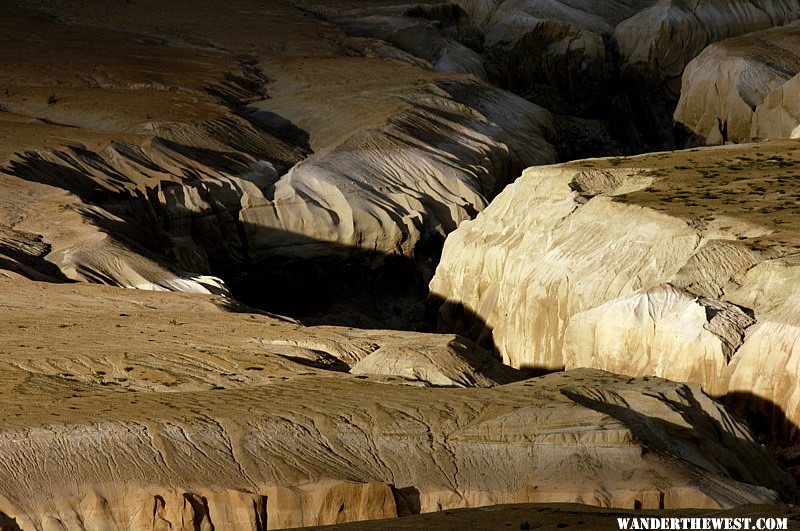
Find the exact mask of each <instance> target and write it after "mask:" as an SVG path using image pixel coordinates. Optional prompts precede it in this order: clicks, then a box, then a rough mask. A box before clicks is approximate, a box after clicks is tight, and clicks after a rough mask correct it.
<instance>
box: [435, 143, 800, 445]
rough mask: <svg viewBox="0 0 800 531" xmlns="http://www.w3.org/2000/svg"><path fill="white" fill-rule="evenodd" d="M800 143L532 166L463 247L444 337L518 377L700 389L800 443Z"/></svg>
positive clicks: (441, 288) (451, 257)
mask: <svg viewBox="0 0 800 531" xmlns="http://www.w3.org/2000/svg"><path fill="white" fill-rule="evenodd" d="M798 148H800V146H798V145H797V143H796V142H791V141H784V142H783V143H780V142H774V143H765V144H758V145H749V146H742V147H737V148H735V149H734V148H717V149H711V150H709V149H706V150H701V151H698V150H695V151H688V152H674V153H664V154H653V155H646V156H642V157H632V158H630V159H595V160H588V161H580V162H574V163H570V164H566V165H557V166H550V167H542V168H531V169H529V170H527V171H526V172H525V174H524V175H523V176H522V177H521V178H520V179H519V180H517V181H516V182H515V183H514V184H513V185H511V186H509V187H508V188H507V189H506V190H505V191H504V192H503V193H502V194H500V196H498V198H497V199H496V200H495V201H494V202H493V203H492V204H491V205H490V207H489V208H488V209H487V210H485V211H484V212H483V213H481V215H480V216H478V218H477V219H476V220H475V221H471V222H465V223H463V224H462V225H461V227H460V228H459V229H458V230H457V231H456V232H454V233H453V234H452V235H451V236H450V237H449V238H448V240H447V242H446V244H445V250H444V253H443V257H442V261H441V263H440V265H439V267H438V269H437V272H436V275H435V277H434V279H433V281H432V283H431V290H432V292H433V293H434V294H435V295H436V296H437V297H438V298H441V299H442V300H444V301H445V302H444V304H443V306H442V307H441V309H440V312H439V320H440V327H441V328H442V329H445V330H456V331H459V332H461V333H464V334H467V335H469V336H470V337H472V338H473V339H476V340H478V341H480V342H482V343H483V344H484V345H486V346H491V347H493V348H495V349H497V351H498V352H499V353H500V354H501V355H502V358H503V360H504V361H505V362H506V363H508V364H510V365H513V366H515V367H526V366H527V367H535V368H541V369H546V370H559V369H563V368H572V367H596V368H601V369H604V370H609V371H614V372H618V373H623V374H632V375H648V374H655V375H658V376H663V377H668V378H671V379H675V380H679V381H692V382H697V383H700V384H702V385H703V387H704V388H705V389H706V390H707V391H708V392H711V393H714V394H716V395H726V394H727V395H729V397H730V400H731V403H733V404H735V405H737V406H741V408H742V409H743V410H748V409H749V410H750V411H751V413H753V414H757V415H764V416H765V417H766V418H767V426H769V425H770V423H771V425H772V426H773V427H774V428H775V430H774V433H775V434H776V435H780V436H782V437H785V438H786V440H790V441H791V440H794V439H795V438H796V436H797V428H796V425H797V423H798V422H800V408H799V407H798V402H797V399H796V396H797V393H798V385H797V378H796V375H795V374H794V367H795V362H796V360H795V358H796V357H797V355H796V352H795V351H796V350H797V349H796V345H795V343H796V341H795V339H796V337H795V336H796V329H797V327H798V323H799V322H798V319H797V315H796V313H797V312H796V310H797V304H796V302H797V301H795V297H794V296H793V290H792V289H791V288H789V286H790V285H791V284H792V282H794V280H792V279H794V277H795V276H796V275H797V271H798V269H797V249H798V248H800V236H798V232H797V228H796V226H795V224H794V219H795V218H794V216H796V215H797V203H796V201H794V199H792V198H791V197H790V196H789V193H790V191H791V186H790V183H791V182H793V177H788V176H787V172H788V173H791V169H792V168H795V167H797V166H798V164H800V160H798V156H797V153H798Z"/></svg>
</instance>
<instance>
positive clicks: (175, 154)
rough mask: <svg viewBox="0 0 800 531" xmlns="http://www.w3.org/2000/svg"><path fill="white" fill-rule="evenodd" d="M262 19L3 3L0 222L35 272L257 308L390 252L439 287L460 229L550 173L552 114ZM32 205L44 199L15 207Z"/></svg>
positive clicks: (293, 16)
mask: <svg viewBox="0 0 800 531" xmlns="http://www.w3.org/2000/svg"><path fill="white" fill-rule="evenodd" d="M256 4H257V3H253V2H248V1H245V0H241V1H239V2H238V3H237V4H236V5H225V6H223V5H216V4H213V3H209V4H203V5H202V7H201V8H198V6H197V4H196V3H194V2H173V3H170V5H169V13H167V14H165V13H164V12H163V6H160V4H159V6H160V7H159V8H158V9H155V8H154V7H153V5H152V3H151V2H150V3H148V2H147V1H145V0H140V1H139V2H138V3H135V5H134V4H126V5H124V6H123V5H117V6H106V5H105V3H103V8H102V9H100V8H99V7H98V5H99V4H98V5H94V6H93V5H91V3H87V2H59V3H57V5H53V6H50V5H48V6H46V7H48V8H51V9H53V13H58V14H59V15H60V16H62V17H65V18H64V19H63V20H62V19H49V18H46V17H44V16H43V15H41V14H39V13H38V12H35V11H27V10H22V9H16V8H14V7H12V6H4V7H3V9H4V10H5V15H4V16H3V28H4V32H3V38H4V39H6V41H7V45H6V46H3V52H2V54H3V60H4V64H5V65H6V67H5V68H4V71H3V73H2V83H3V86H5V87H8V90H5V91H4V92H3V95H0V105H2V106H3V109H5V111H6V112H4V113H0V114H2V116H0V120H1V121H0V124H2V128H3V129H4V132H3V133H0V134H2V137H3V145H2V157H1V158H2V160H3V161H4V173H5V174H6V175H5V176H4V177H3V179H4V181H5V182H7V183H8V185H7V189H8V190H10V191H12V192H14V193H11V194H7V195H6V197H3V199H2V201H3V206H2V210H3V211H4V212H8V213H9V214H8V216H7V218H8V219H4V220H3V224H4V225H6V226H8V227H9V230H14V231H17V232H15V233H14V234H15V235H16V236H15V237H14V238H16V239H19V238H20V237H21V236H19V235H20V234H31V235H33V236H34V237H39V238H41V239H42V240H43V242H44V243H45V244H46V245H49V246H50V247H49V252H47V253H41V252H40V253H39V254H38V255H37V256H36V257H28V258H29V259H27V262H31V261H33V262H37V260H38V268H39V269H40V272H41V273H43V274H44V273H45V271H44V270H48V272H49V273H51V276H52V273H53V271H52V269H53V268H52V266H55V268H56V272H57V274H58V275H61V276H65V277H67V278H71V279H76V280H89V281H93V282H102V283H107V284H113V285H118V286H124V287H136V288H148V289H169V290H175V289H178V290H183V291H201V292H214V293H219V292H224V291H225V289H226V288H225V286H224V285H223V284H222V282H220V281H219V280H218V279H215V278H212V277H211V275H213V276H215V277H224V278H225V279H226V280H227V281H229V282H228V283H229V284H232V285H233V286H234V287H238V288H239V291H241V292H245V293H246V292H248V291H249V287H250V285H251V284H254V283H255V284H261V285H265V286H266V285H268V286H273V285H275V284H277V285H281V284H295V285H298V284H299V283H298V282H297V281H296V279H293V278H291V271H292V270H295V269H297V270H298V271H300V270H302V271H303V274H302V276H304V277H306V278H309V279H311V282H310V284H309V285H310V286H312V287H313V288H314V289H317V291H323V290H322V289H318V286H317V285H316V284H315V283H314V280H313V279H314V277H315V276H316V275H322V276H324V273H327V274H329V275H330V276H331V277H332V280H331V279H328V280H325V282H328V283H331V284H335V283H336V278H337V277H336V274H335V273H332V272H331V271H330V270H332V269H334V265H335V267H340V268H341V267H344V268H346V267H355V266H358V267H365V268H376V267H380V266H381V263H382V261H383V260H384V257H385V256H386V255H392V256H395V257H398V258H399V259H400V260H402V261H406V262H409V263H410V264H411V265H410V266H409V267H410V268H411V269H413V270H415V271H417V272H418V273H419V274H420V275H421V276H422V277H423V278H424V277H425V276H426V275H427V277H428V278H429V277H430V275H431V274H432V267H431V266H430V265H426V264H427V263H428V262H429V261H430V260H431V259H432V258H434V257H435V256H436V254H437V253H438V249H439V248H440V246H441V242H442V240H443V238H444V236H445V235H446V234H447V233H448V232H449V231H451V230H453V229H454V228H455V227H456V226H457V224H458V223H459V222H460V221H462V220H464V219H468V218H470V217H472V216H474V215H475V213H477V212H478V211H480V210H481V209H483V208H484V207H485V206H486V204H487V202H488V200H489V199H490V198H491V197H493V195H494V194H496V193H497V192H498V191H499V190H500V189H501V188H502V186H503V185H504V184H505V183H506V182H507V181H508V180H510V179H511V178H512V176H515V175H517V174H518V173H519V172H520V171H521V170H522V168H524V167H525V166H528V165H530V164H538V163H546V162H551V161H553V160H554V152H553V148H552V147H551V145H550V144H549V143H548V141H547V140H546V137H547V136H549V135H550V134H551V131H550V130H551V125H550V116H549V114H548V113H547V112H546V111H544V110H542V109H541V108H539V107H537V106H535V105H533V104H531V103H528V102H526V101H525V100H523V99H521V98H519V97H516V96H513V95H511V94H509V93H507V92H503V91H500V90H498V89H495V88H493V87H491V86H489V85H487V84H486V83H484V82H482V81H479V80H477V79H476V78H474V77H473V76H469V75H462V74H454V73H439V72H436V71H434V70H432V69H431V68H430V65H429V64H427V63H425V61H422V60H417V59H414V58H412V57H411V56H410V55H409V54H408V53H406V52H402V51H401V50H399V49H397V48H394V47H392V46H391V45H389V44H387V43H385V42H383V41H377V40H375V39H369V38H365V37H350V36H348V35H346V34H345V33H344V32H342V31H341V30H340V29H339V28H338V27H337V26H335V25H333V24H331V23H328V22H325V21H323V20H321V19H319V18H318V17H312V16H310V15H308V14H307V12H305V11H304V10H301V9H299V8H296V7H294V6H292V5H290V4H284V3H276V4H275V5H274V6H271V7H270V6H266V7H264V6H260V5H256ZM153 13H158V16H157V17H156V16H155V15H153ZM401 15H402V14H399V15H397V17H399V19H402V20H403V21H406V23H408V24H418V25H421V26H424V25H425V24H424V21H426V20H428V19H427V18H425V16H426V13H425V12H420V13H415V12H412V13H410V14H407V16H405V15H403V16H401ZM151 17H155V18H151ZM220 20H222V21H224V23H223V24H219V23H218V21H220ZM165 21H171V22H165ZM211 21H214V23H212V22H211ZM32 25H35V26H37V27H40V29H41V33H42V34H43V35H47V39H45V40H42V39H37V38H33V37H32V36H30V35H29V33H28V32H29V30H28V28H29V27H31V26H32ZM154 25H155V26H157V27H154ZM264 27H270V28H274V31H270V32H266V34H265V32H263V31H261V30H260V29H258V28H264ZM426 27H427V26H426ZM257 29H258V31H257ZM429 29H430V28H429ZM431 31H433V30H431ZM248 32H249V34H251V35H255V36H254V37H252V38H243V37H242V35H243V34H244V33H248ZM198 35H202V36H203V37H202V39H200V38H198V37H197V36H198ZM312 36H313V38H312ZM439 37H440V38H441V39H442V40H443V42H444V41H446V40H447V39H446V36H444V35H440V36H439ZM159 39H160V40H159ZM99 42H102V43H103V45H102V46H98V45H97V43H99ZM448 42H449V41H448ZM453 42H455V41H453ZM12 43H13V45H12ZM79 64H88V65H91V66H90V67H88V68H86V69H82V68H78V66H77V65H79ZM118 111H119V112H118ZM18 179H22V180H25V181H33V182H37V183H42V184H46V185H48V186H50V187H56V188H60V189H63V190H66V191H68V192H69V193H68V194H65V193H63V192H59V191H58V190H53V189H52V188H39V187H36V186H31V185H28V184H27V183H20V182H19V180H18ZM29 189H34V190H37V192H36V198H37V199H36V202H35V203H31V202H30V201H28V200H27V198H24V197H20V196H18V195H15V194H16V192H15V191H16V190H22V191H23V192H22V193H25V191H27V190H29ZM34 205H35V206H34ZM53 212H59V214H57V217H58V218H59V219H61V220H63V223H60V224H58V225H55V226H54V225H53V224H52V223H50V222H49V221H50V220H51V219H53V218H54V216H56V214H54V213H53ZM37 235H38V236H37ZM9 241H16V240H15V239H12V240H9ZM20 252H21V251H20V249H18V248H17V247H16V246H13V248H11V249H10V250H9V251H8V252H6V253H4V254H5V255H6V256H9V257H10V256H11V255H14V256H18V255H19V254H20ZM26 256H27V255H26ZM41 259H44V260H41ZM22 261H23V262H24V261H25V260H22ZM15 262H18V263H19V262H21V260H17V259H15ZM298 264H299V265H298ZM303 264H305V266H304V265H303ZM23 265H25V267H31V265H32V264H31V263H26V264H23ZM33 265H37V263H34V264H33ZM303 267H306V268H307V269H305V270H303V269H302V268H303ZM320 267H322V268H323V269H326V271H322V272H320ZM21 268H22V265H18V269H21ZM281 275H283V276H281ZM287 275H289V276H287ZM308 296H309V297H310V296H311V292H309V294H308ZM275 297H276V298H277V297H278V296H277V295H276V296H275Z"/></svg>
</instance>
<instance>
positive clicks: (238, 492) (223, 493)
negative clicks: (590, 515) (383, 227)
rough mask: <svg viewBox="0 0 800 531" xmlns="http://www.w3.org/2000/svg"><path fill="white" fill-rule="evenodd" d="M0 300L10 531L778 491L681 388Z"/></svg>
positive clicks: (252, 324)
mask: <svg viewBox="0 0 800 531" xmlns="http://www.w3.org/2000/svg"><path fill="white" fill-rule="evenodd" d="M0 287H2V292H3V293H4V296H3V298H2V300H0V323H2V337H3V339H4V342H3V346H2V348H1V349H0V364H2V366H3V368H2V371H0V373H2V375H3V377H2V382H0V386H1V387H0V404H1V405H2V407H1V408H0V412H2V416H1V417H0V423H2V429H1V430H0V446H2V458H0V476H2V479H1V480H0V485H3V487H2V491H0V514H2V515H3V518H4V519H5V520H4V522H6V526H7V527H9V528H11V529H16V528H15V527H14V526H13V525H12V524H11V523H9V522H12V521H14V522H16V524H15V525H17V526H19V527H20V528H22V529H56V528H59V527H60V526H66V528H68V529H75V528H78V529H83V528H86V529H92V528H102V529H151V528H152V529H162V528H164V529H166V528H172V529H191V528H193V527H192V526H193V525H199V526H200V528H201V529H205V528H209V529H210V528H211V527H210V526H212V525H213V526H215V528H217V529H220V528H223V529H231V528H255V529H264V528H265V526H266V523H265V522H268V523H269V528H270V529H273V528H281V527H293V526H300V525H311V524H330V523H336V522H346V521H352V520H361V519H370V518H386V517H395V516H398V515H402V514H412V513H417V512H430V511H433V510H438V509H448V508H455V507H476V506H482V505H490V504H497V503H512V502H533V501H535V502H582V503H591V504H594V505H599V506H606V507H608V506H612V507H630V508H633V507H634V506H637V507H638V506H642V507H644V508H659V507H662V508H663V507H668V508H680V507H709V508H718V507H731V506H735V505H738V504H741V503H774V502H778V501H780V500H781V499H789V498H791V496H792V493H793V490H794V488H795V482H794V480H793V479H792V478H791V476H789V475H788V474H786V473H785V472H783V471H782V470H781V469H780V468H779V466H778V464H777V461H776V459H775V457H774V456H772V455H770V454H769V452H767V450H766V449H765V448H764V447H762V446H761V445H760V444H758V443H757V442H755V441H754V439H753V438H752V437H751V435H750V434H749V432H748V430H747V428H746V427H745V426H744V425H743V424H742V423H741V422H740V421H739V420H737V419H736V418H735V417H733V416H731V414H730V413H729V412H728V411H727V410H725V409H724V408H723V407H722V406H720V405H719V404H717V403H715V402H713V401H712V400H711V399H709V398H708V397H707V396H705V395H704V394H702V393H701V392H700V391H699V388H697V387H696V386H695V387H693V386H688V385H683V384H674V383H671V382H668V381H665V380H660V379H647V378H645V379H634V378H627V377H618V376H615V375H612V374H608V373H603V372H601V371H592V370H579V371H573V372H568V373H564V374H560V375H552V376H549V377H546V378H541V379H533V380H522V381H519V382H517V383H508V382H513V381H514V380H519V379H520V378H524V375H521V374H519V373H517V372H516V371H514V370H513V369H510V368H508V367H502V366H499V364H498V362H497V361H495V360H493V359H491V358H490V357H489V354H488V352H486V351H483V350H481V349H480V348H478V347H476V346H475V345H474V344H472V343H470V342H469V341H467V340H463V339H460V338H457V337H453V336H443V335H430V334H413V333H409V332H387V331H369V332H367V331H360V330H355V329H348V328H336V327H322V328H307V327H303V326H301V325H298V324H296V323H293V322H288V321H286V320H285V319H276V318H273V317H270V316H267V315H263V314H254V313H237V312H234V311H230V309H225V307H224V306H225V305H226V304H228V303H227V301H226V299H222V298H216V299H215V298H209V297H208V296H203V295H192V294H175V293H159V292H147V291H141V290H118V289H115V288H109V287H101V286H92V285H86V284H60V285H53V284H47V283H36V282H31V281H27V280H21V279H19V278H17V277H10V276H9V275H7V274H6V275H2V276H0ZM376 357H380V358H381V360H382V361H381V363H379V366H380V368H381V371H380V373H379V374H377V375H374V374H375V371H371V370H370V368H369V362H370V360H374V359H375V358H376ZM409 360H411V361H413V370H412V369H410V368H407V367H405V366H404V365H403V364H404V363H405V362H408V361H409ZM393 364H394V365H393ZM498 383H506V385H496V384H498ZM457 387H467V388H466V389H462V390H460V391H459V390H457V389H456V388H457ZM481 388H483V389H481ZM787 497H788V498H787ZM194 528H196V527H194Z"/></svg>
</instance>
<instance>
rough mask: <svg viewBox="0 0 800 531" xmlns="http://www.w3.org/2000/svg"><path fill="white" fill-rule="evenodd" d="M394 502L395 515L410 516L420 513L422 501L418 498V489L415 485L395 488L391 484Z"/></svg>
mask: <svg viewBox="0 0 800 531" xmlns="http://www.w3.org/2000/svg"><path fill="white" fill-rule="evenodd" d="M392 494H393V495H394V503H395V505H396V506H397V516H410V515H412V514H420V512H421V511H422V503H421V502H420V499H419V489H417V488H416V487H403V488H401V489H398V488H395V487H394V486H393V485H392Z"/></svg>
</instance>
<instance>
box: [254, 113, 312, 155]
mask: <svg viewBox="0 0 800 531" xmlns="http://www.w3.org/2000/svg"><path fill="white" fill-rule="evenodd" d="M245 112H246V113H247V114H246V116H247V118H248V120H250V121H251V122H252V123H255V124H256V125H258V126H259V127H260V128H261V129H262V130H264V131H267V132H268V133H270V134H272V135H273V136H276V137H278V138H281V139H284V140H285V141H287V142H288V143H289V144H292V145H295V146H300V147H301V148H303V149H304V150H305V151H306V152H307V153H311V152H312V151H311V145H310V144H309V142H310V140H311V135H309V134H308V132H307V131H306V130H305V129H301V128H299V127H297V126H296V125H295V124H294V123H292V122H291V121H290V120H287V119H286V118H284V117H283V116H281V115H279V114H276V113H274V112H270V111H264V110H248V111H245Z"/></svg>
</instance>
